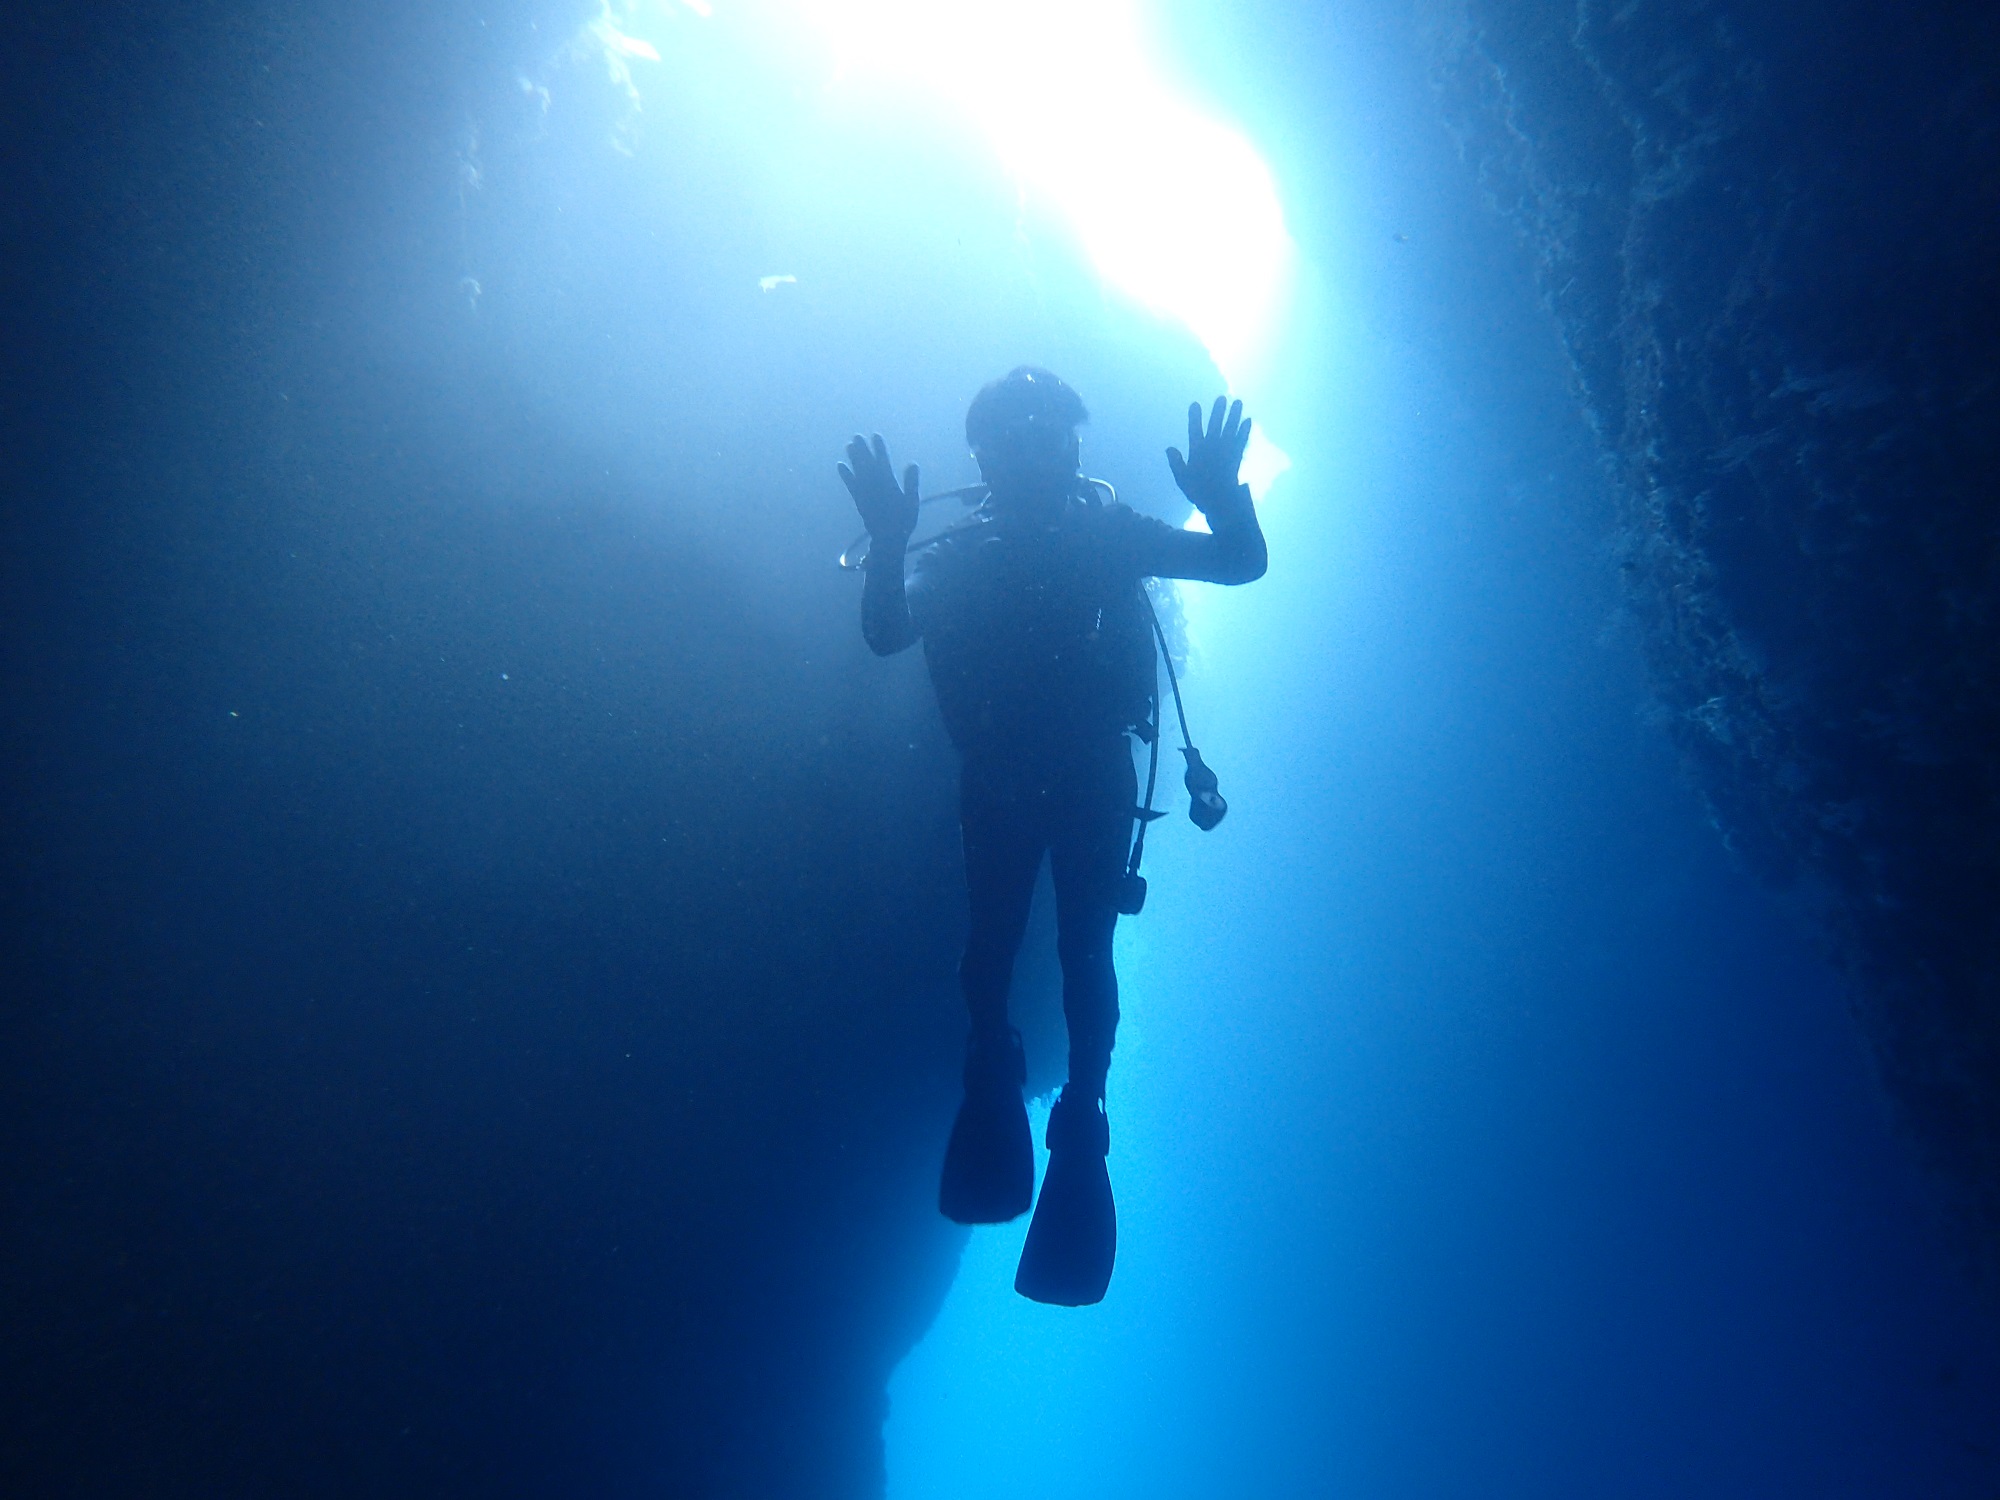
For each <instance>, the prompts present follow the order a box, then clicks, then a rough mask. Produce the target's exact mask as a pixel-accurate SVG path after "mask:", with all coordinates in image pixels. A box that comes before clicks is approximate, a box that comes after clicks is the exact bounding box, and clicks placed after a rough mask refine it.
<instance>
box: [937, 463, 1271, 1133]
mask: <svg viewBox="0 0 2000 1500" xmlns="http://www.w3.org/2000/svg"><path fill="white" fill-rule="evenodd" d="M1217 519H1218V520H1220V521H1222V523H1223V525H1222V527H1221V529H1220V531H1219V533H1218V534H1217V535H1214V536H1206V535H1202V534H1200V533H1195V532H1186V531H1181V530H1178V529H1177V528H1175V527H1172V526H1169V525H1167V524H1166V523H1165V522H1164V521H1159V520H1155V519H1153V518H1151V517H1148V516H1142V515H1139V514H1138V513H1137V512H1135V511H1132V510H1130V509H1129V508H1127V507H1125V506H1123V505H1118V504H1115V503H1114V504H1108V505H1105V504H1097V503H1095V502H1091V501H1085V500H1072V501H1070V502H1068V503H1067V504H1066V505H1065V506H1064V507H1063V508H1062V509H1061V510H1059V511H1056V512H1053V513H1051V514H1046V515H1041V516H1035V517H1028V516H1023V515H1007V514H986V515H982V516H981V517H979V518H978V519H976V520H975V521H973V522H971V523H969V524H967V525H965V526H963V527H961V528H958V529H957V530H955V531H953V532H951V533H950V534H948V535H947V536H946V537H945V538H944V539H943V540H942V541H939V542H936V543H934V544H932V545H930V546H928V547H926V548H923V549H921V550H920V551H919V552H918V553H917V556H916V562H915V566H914V567H913V569H912V571H911V576H910V580H909V585H908V597H909V606H910V621H911V625H912V627H913V629H914V633H916V634H919V635H921V636H922V638H923V642H924V655H925V659H926V662H927V663H928V665H929V667H930V674H931V681H932V684H933V686H934V687H935V688H936V691H937V698H938V707H939V709H940V710H941V712H942V714H943V717H944V721H945V727H946V729H947V730H948V731H949V732H950V734H951V737H952V740H953V742H954V743H955V744H956V745H957V746H958V748H959V750H960V752H961V753H962V754H963V756H964V771H963V775H962V778H961V781H960V794H959V798H960V800H959V807H960V818H961V826H962V829H963V833H964V841H965V873H966V886H967V889H968V893H969V895H970V898H971V908H972V924H971V931H970V934H969V935H968V937H967V940H966V946H965V955H964V958H963V960H962V962H961V964H960V966H959V980H960V985H961V987H962V989H963V991H964V994H965V1000H966V1005H967V1007H968V1008H969V1009H970V1011H971V1014H972V1021H973V1025H974V1027H975V1028H976V1029H986V1028H996V1029H997V1028H1000V1027H1003V1026H1005V1024H1006V1017H1007V989H1008V984H1009V981H1010V979H1011V977H1012V974H1013V967H1014V955H1015V953H1016V952H1017V951H1018V950H1019V948H1020V946H1021V938H1022V934H1023V933H1024V931H1025V930H1026V927H1027V920H1028V906H1029V902H1030V899H1031V897H1032V896H1033V893H1034V886H1035V877H1036V875H1037V873H1038V872H1039V871H1040V869H1041V862H1042V857H1043V855H1044V854H1047V855H1048V856H1049V860H1050V864H1051V874H1052V875H1053V877H1054V882H1055V892H1056V931H1057V951H1058V954H1059V956H1060V958H1061V961H1062V971H1063V1011H1064V1015H1065V1017H1066V1019H1067V1021H1068V1023H1069V1039H1070V1082H1071V1085H1072V1086H1073V1087H1075V1088H1078V1089H1082V1090H1086V1091H1088V1092H1089V1093H1091V1094H1101V1093H1102V1092H1103V1088H1104V1079H1105V1073H1106V1071H1107V1069H1108V1068H1109V1067H1110V1063H1111V1048H1112V1043H1113V1041H1114V1039H1115V1037H1116V1033H1117V1027H1118V976H1117V972H1116V970H1115V969H1114V968H1113V965H1112V951H1111V939H1112V932H1113V930H1114V928H1115V927H1116V926H1117V922H1118V907H1117V898H1118V888H1119V881H1120V878H1121V876H1122V875H1123V873H1124V866H1125V859H1126V856H1127V853H1128V850H1129V847H1130V840H1131V834H1132V824H1133V813H1134V810H1135V805H1136V803H1137V800H1138V788H1137V780H1136V776H1135V774H1134V771H1133V764H1132V751H1131V741H1130V739H1129V738H1128V735H1129V733H1130V732H1131V731H1132V729H1133V728H1134V727H1136V726H1137V725H1139V724H1141V723H1143V722H1144V721H1145V718H1146V714H1147V705H1148V701H1149V698H1150V696H1151V694H1152V691H1153V672H1154V656H1153V642H1152V636H1151V630H1152V625H1151V621H1150V619H1149V618H1148V616H1147V613H1146V603H1145V599H1144V595H1143V593H1142V589H1143V580H1145V579H1146V578H1148V577H1177V578H1210V579H1214V580H1215V581H1218V582H1230V583H1235V582H1246V581H1248V579H1249V578H1252V577H1255V576H1257V575H1258V574H1261V573H1262V572H1263V558H1264V541H1263V536H1262V534H1261V533H1260V532H1259V531H1258V529H1257V522H1256V517H1255V513H1254V511H1253V510H1252V508H1251V506H1250V502H1249V494H1248V491H1247V490H1246V491H1241V492H1240V493H1239V496H1238V502H1237V504H1236V505H1235V506H1232V507H1231V508H1230V513H1229V514H1228V515H1227V516H1226V517H1218V518H1217Z"/></svg>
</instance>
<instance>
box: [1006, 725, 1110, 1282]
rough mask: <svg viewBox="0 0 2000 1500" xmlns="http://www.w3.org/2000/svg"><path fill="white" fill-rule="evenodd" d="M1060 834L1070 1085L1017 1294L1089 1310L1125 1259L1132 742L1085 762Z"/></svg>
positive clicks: (1065, 801) (1055, 840)
mask: <svg viewBox="0 0 2000 1500" xmlns="http://www.w3.org/2000/svg"><path fill="white" fill-rule="evenodd" d="M1065 792H1066V795H1065V796H1064V797H1063V798H1062V799H1061V801H1060V804H1059V807H1058V809H1057V816H1056V819H1055V823H1056V826H1055V827H1053V828H1052V829H1051V836H1050V840H1049V858H1050V863H1051V866H1052V868H1053V874H1054V876H1055V886H1056V944H1057V949H1058V952H1059V953H1060V956H1061V958H1062V970H1063V1012H1064V1015H1065V1017H1066V1018H1067V1019H1068V1022H1069V1082H1068V1083H1067V1084H1066V1085H1064V1087H1063V1091H1062V1097H1061V1098H1060V1099H1058V1100H1057V1101H1056V1104H1055V1108H1054V1109H1052V1110H1050V1111H1049V1129H1048V1145H1049V1167H1048V1172H1047V1174H1046V1175H1045V1176H1044V1177H1043V1179H1042V1199H1041V1202H1040V1203H1038V1204H1037V1205H1036V1206H1035V1218H1034V1222H1033V1223H1031V1224H1030V1225H1029V1226H1028V1239H1027V1243H1026V1244H1025V1245H1023V1246H1022V1248H1021V1264H1020V1268H1019V1269H1018V1270H1017V1271H1016V1272H1015V1273H1014V1289H1015V1290H1016V1291H1017V1292H1019V1293H1021V1295H1022V1296H1024V1297H1030V1298H1032V1299H1034V1300H1035V1301H1037V1302H1053V1303H1057V1304H1060V1305H1062V1306H1066V1307H1082V1306H1086V1305H1088V1304H1090V1303H1093V1302H1099V1301H1102V1300H1103V1298H1104V1293H1105V1291H1106V1289H1107V1288H1108V1287H1109V1286H1110V1284H1111V1267H1112V1262H1113V1261H1114V1260H1115V1259H1116V1257H1117V1253H1118V1210H1117V1206H1116V1204H1115V1203H1114V1202H1113V1201H1112V1197H1111V1176H1110V1173H1109V1172H1108V1171H1107V1169H1106V1166H1105V1157H1106V1156H1107V1155H1108V1154H1109V1152H1110V1150H1111V1127H1110V1124H1109V1122H1108V1121H1107V1120H1106V1119H1105V1115H1104V1080H1105V1074H1106V1073H1107V1072H1108V1071H1109V1069H1110V1066H1111V1045H1112V1042H1113V1041H1114V1040H1115V1038H1116V1036H1117V1031H1118V974H1117V971H1116V969H1115V968H1114V967H1113V965H1112V953H1111V939H1112V934H1113V932H1114V931H1115V930H1116V928H1117V925H1118V881H1119V877H1120V876H1121V875H1123V874H1124V870H1125V856H1126V853H1127V850H1128V847H1129V839H1130V837H1131V829H1132V810H1133V806H1134V804H1135V802H1136V800H1137V796H1138V783H1137V780H1136V778H1135V776H1134V774H1133V770H1132V757H1131V754H1130V752H1129V751H1128V750H1126V749H1125V745H1124V742H1123V741H1122V740H1121V741H1120V742H1119V745H1118V754H1117V755H1116V757H1115V758H1114V757H1112V756H1110V755H1108V754H1107V755H1106V756H1105V758H1104V759H1103V760H1102V761H1101V762H1086V763H1084V764H1082V765H1080V766H1079V767H1078V768H1077V775H1076V777H1075V779H1074V780H1073V781H1072V782H1071V783H1070V784H1069V785H1068V786H1067V787H1066V788H1065Z"/></svg>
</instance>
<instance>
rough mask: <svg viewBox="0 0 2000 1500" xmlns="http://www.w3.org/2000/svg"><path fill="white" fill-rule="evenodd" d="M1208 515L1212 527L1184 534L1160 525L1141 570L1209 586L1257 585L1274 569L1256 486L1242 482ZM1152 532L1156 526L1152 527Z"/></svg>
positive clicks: (1209, 507)
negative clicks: (1259, 521) (1253, 491)
mask: <svg viewBox="0 0 2000 1500" xmlns="http://www.w3.org/2000/svg"><path fill="white" fill-rule="evenodd" d="M1203 514H1204V515H1205V516H1206V517H1207V518H1208V527H1209V529H1208V530H1207V531H1205V532H1202V531H1183V530H1181V529H1179V528H1178V527H1173V526H1168V525H1167V524H1166V523H1165V522H1156V523H1154V524H1155V525H1157V526H1158V528H1159V529H1158V531H1156V532H1152V534H1151V535H1150V536H1149V537H1148V540H1147V545H1146V546H1145V548H1144V551H1145V553H1146V554H1147V555H1146V557H1145V558H1144V559H1143V560H1142V562H1141V565H1140V571H1141V572H1143V573H1145V574H1146V575H1147V576H1149V577H1152V578H1194V579H1199V580H1200V581H1201V582H1203V583H1255V582H1256V581H1257V580H1258V579H1260V578H1262V577H1263V576H1264V570H1265V569H1266V568H1267V567H1269V566H1270V554H1269V552H1268V551H1267V550H1266V548H1265V546H1264V528H1263V527H1261V526H1259V525H1258V524H1257V507H1256V506H1255V505H1254V504H1253V503H1252V502H1251V499H1250V486H1249V485H1247V484H1239V485H1237V486H1236V490H1235V492H1234V493H1233V494H1232V495H1231V496H1230V497H1229V499H1228V500H1226V501H1223V500H1214V501H1211V503H1210V504H1209V505H1207V506H1206V507H1205V508H1204V510H1203ZM1148 530H1149V531H1151V528H1150V527H1149V528H1148Z"/></svg>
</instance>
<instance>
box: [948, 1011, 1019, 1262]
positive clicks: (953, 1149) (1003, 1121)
mask: <svg viewBox="0 0 2000 1500" xmlns="http://www.w3.org/2000/svg"><path fill="white" fill-rule="evenodd" d="M1027 1079H1028V1064H1027V1060H1026V1058H1025V1057H1024V1056H1023V1055H1022V1052H1021V1033H1020V1032H1018V1031H1015V1030H1014V1029H1013V1028H1012V1027H1009V1028H1008V1029H1007V1030H1005V1031H1003V1032H997V1033H990V1034H985V1035H982V1034H980V1033H977V1032H975V1033H974V1034H973V1037H972V1041H971V1042H970V1043H969V1044H968V1046H967V1047H966V1053H965V1102H964V1103H962V1104H960V1105H959V1107H958V1118H957V1119H956V1120H954V1121H953V1122H952V1126H951V1141H950V1143H949V1144H948V1145H947V1146H946V1147H945V1151H944V1171H943V1172H942V1173H941V1174H940V1175H939V1178H938V1211H939V1212H940V1213H942V1214H943V1215H944V1216H945V1217H946V1218H947V1219H950V1220H951V1221H952V1222H953V1223H956V1224H1005V1223H1006V1222H1007V1221H1008V1220H1009V1219H1018V1218H1019V1217H1020V1216H1021V1215H1022V1214H1024V1213H1026V1212H1027V1211H1028V1205H1029V1204H1030V1203H1033V1202H1034V1201H1035V1143H1034V1138H1033V1137H1032V1136H1031V1135H1030V1134H1029V1133H1028V1108H1027V1106H1026V1105H1025V1104H1024V1103H1022V1101H1021V1089H1022V1087H1023V1086H1024V1085H1025V1084H1026V1083H1027Z"/></svg>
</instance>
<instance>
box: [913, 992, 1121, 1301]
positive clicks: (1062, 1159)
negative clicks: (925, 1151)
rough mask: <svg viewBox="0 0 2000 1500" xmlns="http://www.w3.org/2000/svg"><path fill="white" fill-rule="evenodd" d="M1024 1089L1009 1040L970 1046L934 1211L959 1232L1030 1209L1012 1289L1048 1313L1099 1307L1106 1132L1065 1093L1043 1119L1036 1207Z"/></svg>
mask: <svg viewBox="0 0 2000 1500" xmlns="http://www.w3.org/2000/svg"><path fill="white" fill-rule="evenodd" d="M1026 1082H1027V1064H1026V1061H1025V1059H1024V1058H1023V1056H1022V1053H1021V1035H1020V1033H1019V1032H1017V1031H1013V1030H1011V1029H1009V1030H1008V1031H1006V1032H1004V1033H1001V1034H1000V1035H997V1036H975V1037H974V1038H973V1042H972V1046H971V1048H970V1049H969V1050H968V1051H967V1054H966V1059H965V1102H964V1103H962V1104H961V1105H959V1108H958V1118H957V1119H956V1120H954V1121H953V1122H952V1127H951V1142H950V1144H949V1145H947V1146H946V1147H945V1155H944V1172H943V1174H942V1176H941V1177H940V1178H939V1181H938V1208H939V1209H940V1211H942V1212H943V1214H944V1216H945V1217H946V1218H947V1219H950V1220H952V1221H953V1222H955V1223H959V1224H1005V1223H1007V1222H1008V1221H1009V1220H1011V1219H1017V1218H1019V1217H1020V1216H1021V1215H1022V1214H1024V1213H1026V1212H1027V1211H1028V1207H1029V1205H1030V1204H1031V1203H1032V1204H1034V1208H1035V1217H1034V1218H1033V1219H1032V1220H1031V1221H1029V1224H1028V1240H1027V1243H1026V1244H1025V1245H1024V1246H1022V1249H1021V1264H1020V1266H1019V1268H1018V1269H1017V1270H1016V1271H1015V1273H1014V1290H1015V1291H1017V1292H1019V1293H1020V1294H1021V1295H1022V1296H1023V1297H1026V1298H1028V1299H1030V1300H1031V1301H1034V1302H1045V1303H1048V1304H1050V1305H1052V1306H1056V1307H1089V1306H1091V1305H1093V1304H1095V1303H1098V1302H1102V1301H1103V1300H1104V1293H1105V1290H1106V1288H1108V1287H1109V1286H1110V1285H1111V1266H1112V1262H1113V1261H1114V1260H1115V1259H1116V1258H1117V1254H1118V1210H1117V1207H1116V1205H1115V1204H1114V1203H1113V1202H1112V1198H1111V1174H1110V1172H1109V1171H1108V1170H1107V1169H1106V1166H1105V1158H1106V1156H1107V1155H1109V1153H1110V1150H1111V1127H1110V1124H1109V1122H1107V1121H1106V1119H1105V1117H1104V1105H1103V1102H1102V1101H1101V1100H1098V1099H1095V1098H1085V1097H1083V1096H1081V1095H1077V1094H1072V1093H1071V1092H1070V1091H1069V1090H1068V1089H1065V1090H1064V1091H1063V1094H1062V1097H1061V1098H1059V1099H1058V1100H1056V1104H1055V1108H1054V1109H1052V1110H1050V1111H1049V1128H1048V1135H1047V1139H1046V1144H1047V1145H1048V1148H1049V1168H1048V1171H1047V1172H1046V1173H1045V1174H1043V1177H1042V1196H1041V1200H1040V1201H1039V1202H1036V1200H1035V1149H1034V1143H1033V1140H1032V1139H1031V1137H1030V1135H1029V1133H1028V1110H1027V1106H1026V1105H1025V1104H1024V1103H1023V1102H1022V1098H1021V1094H1022V1089H1023V1088H1024V1087H1025V1085H1026Z"/></svg>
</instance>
